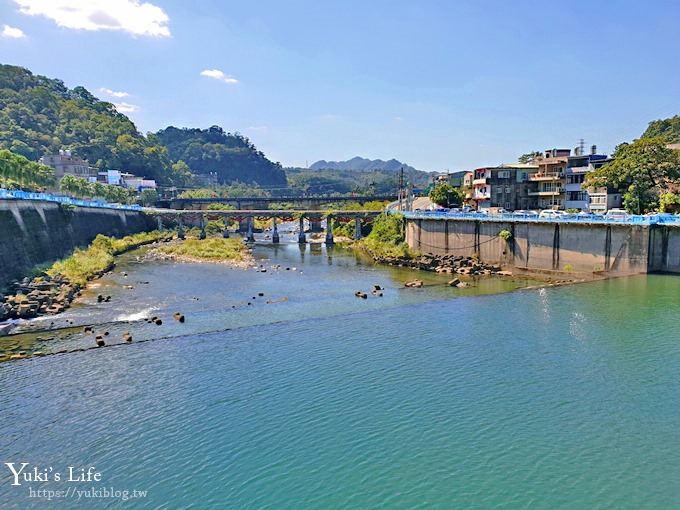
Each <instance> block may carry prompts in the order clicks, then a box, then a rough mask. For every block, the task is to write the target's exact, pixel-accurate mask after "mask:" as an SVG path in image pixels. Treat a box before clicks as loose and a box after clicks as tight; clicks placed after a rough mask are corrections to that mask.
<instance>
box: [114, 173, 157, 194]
mask: <svg viewBox="0 0 680 510" xmlns="http://www.w3.org/2000/svg"><path fill="white" fill-rule="evenodd" d="M125 175H126V176H125V177H123V178H122V179H121V184H122V186H123V187H125V188H130V189H134V190H137V191H144V190H145V189H156V181H155V180H154V179H144V178H143V177H137V176H135V175H132V174H125Z"/></svg>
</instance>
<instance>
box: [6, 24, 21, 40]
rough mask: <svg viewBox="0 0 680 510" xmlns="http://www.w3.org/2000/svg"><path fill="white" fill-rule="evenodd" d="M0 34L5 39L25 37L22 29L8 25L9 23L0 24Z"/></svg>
mask: <svg viewBox="0 0 680 510" xmlns="http://www.w3.org/2000/svg"><path fill="white" fill-rule="evenodd" d="M0 35H2V37H4V38H5V39H21V38H22V37H26V34H24V31H23V30H21V29H20V28H16V27H10V26H9V25H2V33H1V34H0Z"/></svg>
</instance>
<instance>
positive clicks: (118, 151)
mask: <svg viewBox="0 0 680 510" xmlns="http://www.w3.org/2000/svg"><path fill="white" fill-rule="evenodd" d="M64 148H68V149H71V150H72V151H73V153H75V154H77V155H79V156H82V157H83V158H85V159H87V160H88V161H89V162H90V164H92V165H95V166H97V167H99V168H112V169H123V170H125V171H128V172H131V173H134V174H136V175H140V176H146V177H148V178H153V179H156V180H158V181H159V182H162V183H166V182H171V181H172V180H174V179H173V175H172V167H171V161H170V159H169V158H168V155H167V151H166V150H165V149H164V148H163V147H161V146H160V145H158V144H157V143H156V142H155V141H154V140H150V139H147V138H146V137H144V136H143V135H142V134H141V133H139V131H137V128H136V127H135V125H134V124H133V123H132V121H131V120H130V119H128V118H127V117H126V116H125V115H123V114H122V113H119V112H118V111H116V108H115V106H114V105H113V104H112V103H109V102H106V101H100V100H99V99H97V98H96V97H94V96H93V95H92V94H91V93H90V92H88V91H87V90H86V89H85V88H83V87H75V88H74V89H69V88H68V87H66V86H65V85H64V83H63V82H62V81H61V80H53V79H49V78H46V77H44V76H37V75H34V74H33V73H31V72H30V71H29V70H28V69H24V68H22V67H16V66H10V65H0V149H9V150H11V151H12V152H14V153H16V154H21V155H23V156H26V157H27V158H29V159H31V160H37V159H38V158H40V156H42V155H43V154H45V153H49V152H51V153H55V152H56V151H58V150H59V149H64Z"/></svg>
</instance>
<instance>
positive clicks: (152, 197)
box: [139, 189, 158, 207]
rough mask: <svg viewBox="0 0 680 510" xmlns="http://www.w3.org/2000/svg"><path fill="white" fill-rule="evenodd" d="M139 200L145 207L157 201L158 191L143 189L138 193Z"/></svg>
mask: <svg viewBox="0 0 680 510" xmlns="http://www.w3.org/2000/svg"><path fill="white" fill-rule="evenodd" d="M139 202H140V203H141V204H142V205H145V206H147V207H148V206H150V205H154V204H155V203H156V202H158V192H157V191H156V190H155V189H145V190H144V191H142V192H141V194H140V195H139Z"/></svg>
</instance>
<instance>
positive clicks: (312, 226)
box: [309, 218, 323, 232]
mask: <svg viewBox="0 0 680 510" xmlns="http://www.w3.org/2000/svg"><path fill="white" fill-rule="evenodd" d="M309 231H310V232H323V229H322V228H321V218H309Z"/></svg>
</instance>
